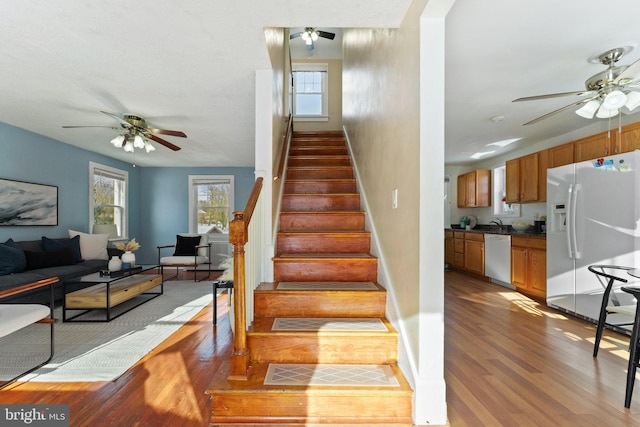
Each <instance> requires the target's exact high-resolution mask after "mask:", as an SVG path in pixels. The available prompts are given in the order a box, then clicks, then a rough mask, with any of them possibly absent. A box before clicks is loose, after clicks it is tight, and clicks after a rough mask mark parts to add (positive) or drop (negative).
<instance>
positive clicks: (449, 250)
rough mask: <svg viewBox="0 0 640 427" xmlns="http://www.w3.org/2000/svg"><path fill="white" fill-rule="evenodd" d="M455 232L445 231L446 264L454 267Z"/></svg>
mask: <svg viewBox="0 0 640 427" xmlns="http://www.w3.org/2000/svg"><path fill="white" fill-rule="evenodd" d="M453 258H454V252H453V231H450V230H445V231H444V262H445V263H446V264H449V265H453Z"/></svg>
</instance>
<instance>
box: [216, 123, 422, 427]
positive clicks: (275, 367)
mask: <svg viewBox="0 0 640 427" xmlns="http://www.w3.org/2000/svg"><path fill="white" fill-rule="evenodd" d="M364 215H365V214H364V212H363V211H362V210H361V208H360V195H359V194H358V193H357V190H356V182H355V179H354V174H353V169H352V166H351V160H350V157H349V153H348V150H347V147H346V145H345V141H344V137H343V135H342V133H341V132H323V133H320V132H294V134H293V138H292V142H291V147H290V151H289V158H288V169H287V173H286V180H285V183H284V194H283V197H282V209H281V214H280V229H279V232H278V237H277V244H276V256H275V257H274V259H273V262H274V276H275V282H274V283H262V284H260V286H259V287H258V288H257V289H256V290H255V292H254V314H255V320H254V322H253V324H252V325H251V327H250V328H249V331H248V332H247V346H248V349H249V354H250V356H249V357H250V369H249V377H248V379H247V380H246V381H244V380H235V379H233V380H232V379H229V378H228V377H229V372H230V371H229V365H225V366H224V367H223V369H221V370H220V371H219V372H217V373H216V375H215V378H214V380H213V383H212V385H211V387H210V389H209V390H208V393H209V394H210V395H211V400H212V415H211V423H212V425H242V424H252V425H255V424H259V425H316V424H317V425H323V424H327V425H331V424H334V425H335V424H340V425H365V424H366V425H381V426H382V425H384V426H411V425H413V424H412V418H411V416H412V398H413V391H412V390H411V388H410V386H409V385H408V383H407V381H406V380H405V378H404V376H403V375H402V373H401V372H400V370H399V369H398V367H397V364H396V349H397V344H398V337H397V333H396V331H395V330H394V329H393V327H392V326H391V325H390V324H389V322H388V321H387V320H386V318H385V304H386V291H385V289H384V288H383V287H382V286H380V285H379V284H378V283H377V268H378V260H377V258H376V257H374V256H372V255H371V254H370V244H371V236H370V233H369V232H367V231H365V216H364ZM300 377H305V378H306V377H311V378H313V383H312V384H311V385H310V384H309V383H308V382H304V381H303V382H302V383H300V384H294V383H293V382H294V380H295V379H299V378H300ZM265 379H267V380H266V382H267V384H265Z"/></svg>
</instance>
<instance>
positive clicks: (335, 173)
mask: <svg viewBox="0 0 640 427" xmlns="http://www.w3.org/2000/svg"><path fill="white" fill-rule="evenodd" d="M331 178H336V179H339V178H353V168H352V167H351V166H341V167H293V168H289V169H288V170H287V179H331Z"/></svg>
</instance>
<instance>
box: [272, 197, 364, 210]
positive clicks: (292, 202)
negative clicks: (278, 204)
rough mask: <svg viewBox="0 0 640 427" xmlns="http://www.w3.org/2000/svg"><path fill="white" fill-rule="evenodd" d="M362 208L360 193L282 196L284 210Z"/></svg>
mask: <svg viewBox="0 0 640 427" xmlns="http://www.w3.org/2000/svg"><path fill="white" fill-rule="evenodd" d="M358 210H360V195H359V194H340V195H330V194H322V195H306V194H300V195H298V194H285V195H284V196H283V197H282V211H285V212H286V211H289V212H291V211H293V212H317V211H358Z"/></svg>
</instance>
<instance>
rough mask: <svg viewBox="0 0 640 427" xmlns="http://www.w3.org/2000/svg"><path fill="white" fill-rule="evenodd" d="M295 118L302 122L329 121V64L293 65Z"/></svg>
mask: <svg viewBox="0 0 640 427" xmlns="http://www.w3.org/2000/svg"><path fill="white" fill-rule="evenodd" d="M292 73H293V95H294V96H293V116H294V119H297V120H302V121H327V120H328V119H329V113H328V105H329V102H328V84H327V82H328V64H319V63H317V64H316V63H313V64H308V63H307V64H292Z"/></svg>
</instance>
